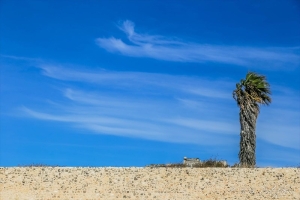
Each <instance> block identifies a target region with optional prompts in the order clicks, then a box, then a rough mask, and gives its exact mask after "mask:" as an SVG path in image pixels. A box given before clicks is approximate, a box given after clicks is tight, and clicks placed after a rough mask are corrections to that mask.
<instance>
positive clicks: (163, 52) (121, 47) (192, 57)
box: [96, 20, 300, 69]
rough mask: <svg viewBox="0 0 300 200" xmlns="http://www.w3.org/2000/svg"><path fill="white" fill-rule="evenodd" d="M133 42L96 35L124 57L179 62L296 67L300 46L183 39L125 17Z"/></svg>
mask: <svg viewBox="0 0 300 200" xmlns="http://www.w3.org/2000/svg"><path fill="white" fill-rule="evenodd" d="M119 28H120V30H122V31H123V32H124V33H125V34H126V35H127V39H128V40H129V42H130V43H131V44H130V43H125V42H124V41H123V40H121V39H117V38H115V37H110V38H97V39H96V43H97V44H98V46H99V47H101V48H103V49H105V50H107V51H109V52H112V53H119V54H122V55H125V56H132V57H149V58H154V59H158V60H167V61H179V62H198V63H204V62H215V63H224V64H234V65H240V66H256V67H269V68H271V69H272V68H273V69H274V68H278V67H284V66H289V67H297V66H299V63H300V56H299V50H300V47H291V48H289V47H281V48H278V47H277V48H276V47H269V48H267V47H264V48H263V47H249V46H227V45H210V44H197V43H191V42H183V41H179V40H176V39H174V38H167V37H164V36H157V35H147V34H139V33H137V32H136V31H135V26H134V23H133V22H131V21H129V20H126V21H124V22H123V23H122V24H121V25H120V26H119Z"/></svg>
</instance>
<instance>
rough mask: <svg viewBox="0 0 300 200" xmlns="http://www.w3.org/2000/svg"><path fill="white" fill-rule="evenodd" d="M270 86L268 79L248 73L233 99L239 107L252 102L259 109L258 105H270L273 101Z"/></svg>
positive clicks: (235, 91) (239, 84)
mask: <svg viewBox="0 0 300 200" xmlns="http://www.w3.org/2000/svg"><path fill="white" fill-rule="evenodd" d="M270 94H271V90H270V84H269V83H268V82H267V80H266V77H265V76H263V75H260V74H256V73H254V72H248V73H247V75H246V79H242V80H241V81H240V83H237V84H236V90H234V91H233V98H234V99H235V100H236V101H237V103H238V105H239V106H243V103H245V101H247V100H248V101H252V102H253V103H255V106H256V107H257V108H258V111H259V106H258V104H262V105H269V104H270V103H271V101H272V99H271V97H270V96H269V95H270Z"/></svg>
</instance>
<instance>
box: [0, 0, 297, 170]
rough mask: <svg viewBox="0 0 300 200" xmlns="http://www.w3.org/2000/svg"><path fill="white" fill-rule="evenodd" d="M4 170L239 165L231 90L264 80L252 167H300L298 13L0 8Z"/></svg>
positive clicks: (278, 9) (276, 6)
mask: <svg viewBox="0 0 300 200" xmlns="http://www.w3.org/2000/svg"><path fill="white" fill-rule="evenodd" d="M0 9H1V10H0V17H1V18H0V20H1V21H0V22H1V24H0V25H1V30H0V40H1V50H0V51H1V52H0V53H1V55H0V59H1V60H0V61H1V147H0V153H1V154H0V155H1V157H0V158H1V159H0V165H1V166H16V165H26V164H32V163H43V164H49V165H61V166H145V165H147V164H151V163H171V162H181V161H182V158H183V157H184V156H187V157H198V158H200V159H201V160H204V159H209V158H214V157H217V159H222V160H227V161H228V162H229V164H234V163H236V162H238V152H239V140H240V136H239V129H240V127H239V118H238V113H239V108H238V107H237V105H236V102H235V101H234V99H233V98H232V91H233V90H234V89H235V84H236V82H239V81H240V79H242V78H243V77H244V76H245V74H246V73H247V72H248V71H255V72H258V73H261V74H264V75H266V76H267V79H268V81H269V83H270V84H271V89H272V98H273V102H272V104H271V105H270V106H269V107H265V106H263V107H261V113H260V115H259V118H258V121H257V149H256V151H257V152H256V154H257V165H258V166H260V167H265V166H273V167H287V166H297V165H299V164H300V104H299V102H300V81H299V75H300V67H299V66H300V56H299V55H300V3H299V1H297V0H294V1H293V0H285V1H263V2H261V1H175V0H172V1H171V0H170V1H137V0H136V1H133V0H132V1H121V0H120V1H117V0H115V1H93V0H89V1H79V0H77V1H67V0H65V1H52V0H48V1H46V0H43V1H38V0H30V1H28V0H22V1H14V0H1V2H0Z"/></svg>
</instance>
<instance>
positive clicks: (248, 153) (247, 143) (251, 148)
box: [233, 72, 271, 167]
mask: <svg viewBox="0 0 300 200" xmlns="http://www.w3.org/2000/svg"><path fill="white" fill-rule="evenodd" d="M270 94H271V90H270V85H269V83H268V82H267V81H266V77H265V76H263V75H260V74H257V73H254V72H248V73H247V75H246V79H242V80H241V82H240V83H237V84H236V89H235V90H234V91H233V98H234V99H235V100H236V101H237V104H238V106H239V108H240V124H241V132H240V136H241V138H240V152H239V160H240V165H241V166H246V167H254V166H255V164H256V158H255V146H256V135H255V128H256V119H257V116H258V114H259V105H260V104H262V105H269V104H270V103H271V98H270Z"/></svg>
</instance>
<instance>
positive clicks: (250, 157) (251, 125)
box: [239, 101, 258, 167]
mask: <svg viewBox="0 0 300 200" xmlns="http://www.w3.org/2000/svg"><path fill="white" fill-rule="evenodd" d="M257 116H258V107H257V105H256V104H255V103H254V102H249V101H246V102H245V103H244V105H243V106H242V107H241V109H240V124H241V132H240V136H241V138H240V152H239V159H240V165H242V166H246V167H254V166H255V164H256V157H255V147H256V135H255V127H256V119H257Z"/></svg>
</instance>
